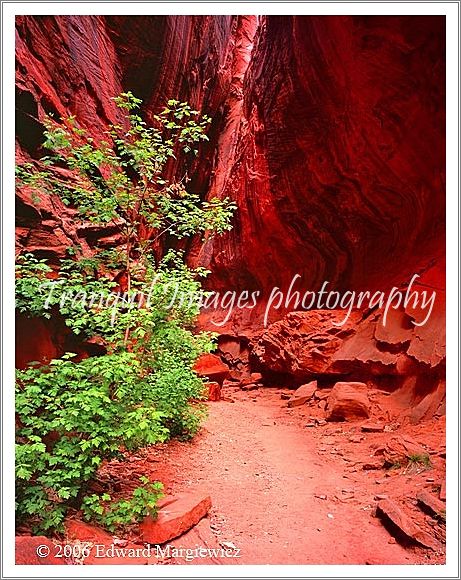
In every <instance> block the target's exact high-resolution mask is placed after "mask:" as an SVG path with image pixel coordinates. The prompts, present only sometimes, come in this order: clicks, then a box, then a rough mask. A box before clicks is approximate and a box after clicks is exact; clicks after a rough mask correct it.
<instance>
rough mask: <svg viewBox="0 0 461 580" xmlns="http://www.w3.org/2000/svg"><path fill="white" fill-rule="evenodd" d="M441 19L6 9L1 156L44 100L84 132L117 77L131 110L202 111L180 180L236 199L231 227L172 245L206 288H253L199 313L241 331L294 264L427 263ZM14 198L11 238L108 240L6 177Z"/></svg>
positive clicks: (345, 276)
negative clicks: (8, 122)
mask: <svg viewBox="0 0 461 580" xmlns="http://www.w3.org/2000/svg"><path fill="white" fill-rule="evenodd" d="M444 28H445V23H444V20H443V18H442V17H434V16H427V17H423V16H421V17H416V16H411V17H394V16H386V17H371V16H370V17H359V16H355V17H349V16H347V17H346V16H344V17H339V16H338V17H336V16H331V17H307V16H302V17H301V16H300V17H289V16H284V17H276V16H270V17H256V16H241V17H236V16H234V17H231V16H203V17H202V16H196V17H195V16H194V17H183V16H171V17H159V16H149V17H130V16H117V17H115V16H114V17H95V16H78V17H77V16H67V17H48V16H47V17H18V19H17V40H16V43H17V44H16V51H17V111H18V136H17V156H18V160H23V159H25V158H28V157H30V156H32V157H38V156H40V143H41V131H42V127H41V124H40V120H41V119H42V117H43V115H44V114H45V112H55V113H57V114H65V115H67V114H69V113H71V114H75V115H76V116H77V119H78V121H79V122H80V123H81V124H82V125H84V126H85V127H87V128H89V129H90V130H91V132H92V133H93V134H94V136H95V137H96V138H98V137H100V136H101V135H102V131H103V130H104V126H105V124H106V123H107V121H114V120H116V116H117V111H116V109H115V107H114V104H113V102H112V100H111V97H112V96H114V95H115V94H117V93H119V92H120V91H121V90H132V91H133V92H134V93H135V94H136V95H138V96H140V97H141V98H143V99H144V101H145V112H146V114H147V115H149V114H151V113H152V112H153V111H155V110H156V109H157V108H158V107H160V106H161V104H162V103H164V101H165V100H166V99H168V98H180V99H185V100H188V101H189V102H190V103H191V104H192V105H193V106H194V107H197V108H200V109H202V110H203V112H205V113H207V114H209V115H211V116H212V117H213V124H212V127H211V132H210V138H211V140H210V143H209V144H207V145H206V146H205V147H204V148H203V149H202V150H201V152H200V155H199V157H198V159H197V161H196V162H194V165H193V166H192V167H190V168H189V171H190V174H191V176H192V182H191V189H192V190H194V191H197V192H200V193H201V194H202V195H203V196H204V197H206V196H208V197H209V196H212V195H218V196H225V195H227V196H229V197H231V198H232V199H234V200H235V201H236V202H237V204H238V212H237V215H236V218H235V227H234V229H233V230H232V231H231V232H229V233H227V234H225V235H224V236H222V237H219V238H214V239H212V240H207V241H206V242H205V243H203V242H202V241H201V240H199V239H195V240H193V241H192V242H190V243H189V244H187V245H186V251H187V252H188V256H189V260H190V262H191V263H193V264H201V265H204V266H207V267H209V268H210V269H211V270H212V272H213V273H212V275H211V276H210V278H209V280H208V282H207V284H208V287H209V288H210V289H215V290H221V291H225V290H242V289H245V290H249V291H250V292H251V291H253V290H260V291H262V298H261V300H260V301H259V305H260V308H257V309H254V310H248V311H245V312H242V311H240V312H237V313H236V315H235V316H233V317H232V318H231V319H230V321H229V324H228V325H227V326H226V327H223V328H221V330H219V329H216V328H214V327H213V328H212V329H213V330H218V331H220V332H226V333H228V334H229V335H235V334H238V333H240V334H242V333H247V334H249V333H250V332H255V331H258V330H260V328H261V324H262V309H263V308H264V300H267V296H268V293H269V292H270V290H271V289H272V287H273V286H279V287H281V288H283V289H285V290H286V289H287V287H288V285H289V283H290V281H291V279H292V277H293V275H294V274H300V275H301V276H302V279H301V280H302V282H301V283H302V287H303V288H304V289H306V290H316V289H318V287H319V286H320V284H321V283H322V282H323V281H324V280H328V281H329V282H330V284H331V286H332V287H334V288H335V289H337V290H345V289H348V290H358V289H370V290H371V289H375V288H379V289H381V290H386V289H388V288H389V287H391V286H392V285H393V284H394V283H396V282H399V283H401V282H404V281H408V280H409V278H410V277H411V275H412V274H413V273H415V272H419V271H422V270H424V269H425V268H426V267H427V266H428V264H429V263H431V262H433V261H436V262H437V261H440V262H441V263H442V261H441V258H442V257H443V254H444V244H445V242H444V232H445V224H444V214H445V193H444V187H445V181H444V175H445V165H444V164H445V149H444V147H445V145H444V123H445V109H444V102H445V97H444V86H445V81H444V57H445V54H444V50H445V47H444ZM181 163H182V160H178V164H177V166H175V167H173V166H172V167H171V171H172V173H174V172H175V171H177V170H178V168H179V167H180V166H181ZM17 204H18V205H17V214H18V248H19V249H20V248H27V249H29V250H38V253H39V254H42V255H47V256H49V257H51V258H52V259H53V258H54V259H57V258H59V256H61V255H62V253H63V251H64V250H65V247H66V245H68V243H69V241H70V240H73V241H79V243H80V244H81V245H82V247H83V251H84V252H91V248H92V246H94V245H95V243H96V242H97V241H98V240H101V239H102V240H103V241H104V243H106V244H114V243H117V236H116V232H114V231H109V230H106V231H102V230H97V231H95V230H94V229H93V230H92V229H91V228H84V229H80V230H79V229H76V228H75V225H74V224H73V220H72V215H71V214H69V211H68V210H67V209H66V208H64V207H63V206H62V205H61V204H60V203H59V201H53V203H51V202H50V201H49V200H48V201H43V202H42V204H41V205H40V206H39V207H35V205H34V203H33V202H32V200H31V198H30V193H28V192H27V191H21V192H19V193H18V199H17ZM440 272H441V274H440V276H439V279H438V280H437V281H436V282H437V285H438V287H444V283H445V282H444V272H443V269H442V270H440ZM283 313H284V311H283V309H280V310H279V311H277V312H274V313H273V316H272V319H271V321H273V320H275V319H278V318H281V317H282V315H283ZM208 320H209V319H208V318H207V317H206V316H205V317H204V318H203V324H204V325H209V322H207V321H208Z"/></svg>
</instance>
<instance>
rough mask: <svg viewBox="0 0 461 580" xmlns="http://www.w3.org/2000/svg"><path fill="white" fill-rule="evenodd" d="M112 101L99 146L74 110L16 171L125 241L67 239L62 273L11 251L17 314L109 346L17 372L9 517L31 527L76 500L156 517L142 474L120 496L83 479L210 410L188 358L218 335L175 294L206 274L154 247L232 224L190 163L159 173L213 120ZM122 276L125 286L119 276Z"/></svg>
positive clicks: (183, 429)
mask: <svg viewBox="0 0 461 580" xmlns="http://www.w3.org/2000/svg"><path fill="white" fill-rule="evenodd" d="M115 101H116V104H117V105H118V107H119V108H120V109H121V111H122V113H123V121H122V122H121V123H120V124H119V125H109V126H108V130H107V140H106V141H101V142H99V143H96V142H95V141H94V139H93V138H92V137H90V136H89V135H88V133H87V132H86V131H85V130H84V129H83V128H81V127H79V126H78V125H77V123H76V120H75V118H74V117H69V118H68V119H64V120H62V121H61V122H57V121H56V120H54V119H52V118H49V119H47V120H46V121H45V124H46V132H45V137H46V141H45V146H46V147H47V148H48V149H49V150H50V155H48V156H46V157H44V158H43V159H42V160H41V162H40V163H38V164H35V165H34V164H24V165H22V166H20V167H18V168H17V172H16V173H17V180H18V185H19V186H22V187H29V188H31V189H32V193H33V196H34V199H36V200H39V199H41V197H42V196H43V195H51V196H59V197H60V198H61V200H62V202H63V203H64V204H65V205H68V206H69V207H70V208H71V209H72V210H74V211H75V219H76V220H80V221H81V223H82V224H85V223H88V222H93V223H95V224H100V225H104V224H111V225H112V226H113V227H115V228H116V229H117V230H118V232H119V234H120V236H121V242H120V244H118V245H117V247H114V248H110V249H105V248H99V247H98V246H97V244H96V247H95V248H94V250H93V253H92V255H82V252H81V248H80V247H79V246H78V245H77V244H76V245H74V246H72V247H70V248H69V249H68V254H69V258H68V259H65V260H62V261H61V263H60V264H59V268H54V269H52V268H51V267H50V266H49V265H48V264H47V261H46V260H43V259H38V258H37V257H36V256H34V255H31V254H24V255H22V256H20V257H19V259H18V264H17V271H16V276H17V280H16V305H17V308H18V310H19V311H20V312H22V313H24V314H26V315H29V316H43V317H46V318H50V317H51V316H53V315H55V314H58V313H59V314H60V315H61V316H62V317H64V319H65V321H66V324H67V325H68V326H69V328H71V330H72V331H73V332H74V333H75V334H79V335H82V336H83V337H84V338H97V339H98V341H99V343H100V344H102V345H103V346H104V347H105V350H106V354H105V355H103V356H98V357H90V358H84V359H83V360H75V355H72V354H71V353H68V354H67V355H64V356H63V357H61V358H60V359H55V360H52V361H51V362H50V363H49V364H47V365H44V366H31V367H30V368H28V369H25V370H21V371H18V373H17V384H16V424H17V436H16V476H17V494H16V506H17V519H18V522H23V521H27V522H30V523H32V524H33V525H34V527H35V528H34V529H35V530H36V531H43V530H49V529H60V528H62V524H63V521H64V518H65V516H66V514H67V512H68V510H69V509H70V508H74V509H82V510H83V513H84V516H85V518H86V519H93V520H96V521H98V522H99V523H102V524H104V525H106V526H107V527H108V528H109V529H111V530H113V529H115V527H116V526H118V525H126V524H128V523H132V522H133V521H137V520H138V519H139V518H141V517H143V516H144V515H146V513H147V512H149V513H152V514H155V505H156V501H157V499H158V497H159V493H160V484H158V483H151V482H148V481H147V480H144V481H143V482H142V483H143V486H140V487H139V488H137V489H136V490H135V492H134V493H133V496H132V497H131V498H129V499H126V500H119V501H117V502H114V501H112V500H111V498H110V496H109V495H108V494H102V495H101V496H98V495H96V494H91V493H90V492H89V486H90V483H91V480H92V479H93V478H94V476H95V474H96V472H97V470H98V468H99V466H100V465H101V463H102V462H103V461H104V460H106V459H110V458H113V457H123V453H124V452H125V451H129V450H132V449H136V448H138V447H140V446H143V445H147V444H153V443H156V442H160V441H165V440H166V439H167V438H168V437H171V436H181V437H188V436H191V435H193V434H194V433H195V431H196V430H197V428H198V425H199V422H200V418H201V417H202V416H203V413H204V408H203V404H201V403H200V401H201V400H202V399H203V390H204V385H203V382H202V380H201V379H200V378H199V377H198V376H197V375H196V373H195V372H194V370H193V365H194V362H195V360H196V358H197V357H198V356H199V354H201V353H203V352H209V351H210V350H211V349H212V348H213V337H212V336H211V335H209V334H207V333H199V334H196V333H194V332H193V325H194V323H195V320H196V317H197V315H198V312H199V306H198V304H197V302H195V301H194V300H188V299H185V300H181V299H180V300H176V298H177V296H178V295H180V296H182V295H185V296H190V297H193V296H194V295H195V294H196V293H197V292H199V291H200V290H201V284H200V278H202V277H203V276H205V275H206V274H207V272H206V271H205V270H203V269H200V268H199V269H196V270H192V269H190V268H188V267H187V266H186V265H185V263H184V257H183V255H182V253H181V252H177V251H174V250H169V251H167V252H166V253H165V254H164V253H163V252H162V247H164V244H161V243H160V242H161V241H162V240H165V236H167V235H168V236H169V237H170V238H171V236H172V237H173V238H174V237H175V238H181V237H184V236H191V235H195V234H197V233H201V232H202V233H205V232H206V234H207V236H210V235H214V234H220V233H222V232H224V231H226V230H228V229H230V227H231V225H230V220H231V216H232V214H233V212H234V210H235V205H234V204H233V203H231V202H230V201H229V200H228V199H224V200H219V199H211V200H208V201H201V200H200V198H199V196H198V195H196V194H193V193H190V192H188V191H187V189H186V184H187V182H188V176H187V171H186V172H185V173H184V175H183V177H182V178H181V179H179V180H177V181H172V180H168V179H167V177H166V174H167V171H166V168H167V163H168V161H169V160H171V159H173V158H177V157H178V154H179V153H180V152H182V153H183V154H184V155H186V157H187V155H193V154H196V153H197V146H198V143H199V142H200V141H202V140H206V139H207V137H206V135H205V129H206V127H207V126H208V124H209V122H210V119H209V118H208V117H206V116H203V117H201V116H200V115H199V113H198V112H197V111H194V110H192V109H191V108H190V107H189V105H187V104H186V103H180V102H178V101H175V100H170V101H168V105H167V106H166V107H165V108H164V109H163V110H162V112H161V113H159V114H158V115H155V116H154V123H153V126H151V127H148V126H147V124H146V123H145V122H144V121H143V120H142V118H141V116H140V105H141V101H140V100H139V99H137V98H135V97H134V96H133V95H132V94H131V93H123V94H122V95H120V96H119V97H117V98H116V99H115ZM63 168H64V171H63ZM121 276H122V277H124V278H125V281H126V282H125V284H124V285H123V286H121V285H120V284H119V283H117V282H116V281H115V280H117V279H120V277H121ZM146 293H148V300H147V301H145V296H146ZM94 297H96V298H97V299H94Z"/></svg>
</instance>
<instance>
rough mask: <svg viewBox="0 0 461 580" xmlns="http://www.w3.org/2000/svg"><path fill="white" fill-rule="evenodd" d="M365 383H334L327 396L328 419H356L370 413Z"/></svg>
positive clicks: (367, 415)
mask: <svg viewBox="0 0 461 580" xmlns="http://www.w3.org/2000/svg"><path fill="white" fill-rule="evenodd" d="M367 390H368V387H367V385H366V384H365V383H344V382H341V383H336V384H335V385H334V387H333V389H332V390H331V393H330V396H329V397H328V403H327V408H326V413H327V415H326V418H327V420H328V421H350V420H357V419H361V418H363V417H369V415H370V401H369V399H368V395H367Z"/></svg>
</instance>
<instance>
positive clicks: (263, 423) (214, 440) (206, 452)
mask: <svg viewBox="0 0 461 580" xmlns="http://www.w3.org/2000/svg"><path fill="white" fill-rule="evenodd" d="M232 396H233V397H234V398H235V402H234V403H229V402H224V401H221V402H217V403H210V404H209V416H208V419H207V420H206V422H205V424H204V426H203V429H202V431H201V432H200V433H199V434H198V435H197V436H196V437H195V438H194V440H193V441H191V442H187V443H181V442H175V443H173V444H169V445H168V446H166V448H165V449H164V450H162V452H161V455H162V464H163V466H162V475H161V478H162V480H163V481H164V482H165V483H166V485H167V487H168V489H169V491H172V492H174V493H180V492H181V491H185V490H186V489H188V488H197V487H200V488H204V489H206V490H208V492H209V493H210V495H211V497H212V501H213V508H212V511H211V514H210V521H211V526H212V528H213V530H214V531H215V533H217V535H218V539H219V540H220V541H230V542H233V544H234V545H235V546H237V547H238V548H240V549H241V558H240V559H239V560H238V561H236V560H233V561H232V562H227V563H233V564H235V563H239V564H410V563H416V562H417V561H421V555H420V554H418V553H417V552H415V551H410V550H407V549H404V548H403V547H402V546H400V545H399V544H397V543H389V540H390V535H389V533H388V532H387V531H386V530H385V529H384V528H383V526H382V525H381V523H380V522H379V521H378V520H377V519H376V518H374V517H373V515H372V514H373V506H374V505H375V504H376V502H373V499H374V498H373V495H374V493H375V492H373V490H369V491H367V490H363V489H362V490H359V489H358V488H357V486H358V484H357V477H355V476H354V474H348V473H347V472H346V471H345V470H344V467H343V465H342V464H341V463H339V462H338V461H337V459H336V460H335V458H333V457H332V456H328V455H327V454H319V453H318V444H319V441H318V439H316V438H315V436H314V434H313V429H309V428H306V427H305V426H304V425H305V423H306V421H305V419H304V420H302V418H300V416H299V414H298V413H296V410H293V411H295V413H293V414H291V413H287V409H286V407H284V406H283V405H282V401H280V394H279V393H278V392H276V391H274V390H273V389H265V390H263V391H260V392H258V393H244V392H236V393H234V394H233V395H232ZM354 480H355V481H354ZM316 496H317V497H316ZM318 496H320V497H318ZM325 496H326V498H325ZM391 542H392V540H391ZM223 563H224V562H223Z"/></svg>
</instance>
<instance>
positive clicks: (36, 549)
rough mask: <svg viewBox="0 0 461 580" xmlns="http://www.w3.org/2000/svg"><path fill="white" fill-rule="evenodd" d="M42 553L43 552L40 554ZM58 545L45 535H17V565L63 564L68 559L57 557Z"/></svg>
mask: <svg viewBox="0 0 461 580" xmlns="http://www.w3.org/2000/svg"><path fill="white" fill-rule="evenodd" d="M40 554H42V555H41V556H40ZM56 554H57V550H56V545H55V544H53V542H52V541H51V540H50V539H48V538H45V536H16V539H15V563H16V565H20V566H22V565H26V566H27V565H37V564H39V565H49V564H52V565H55V564H57V565H62V564H65V563H66V561H65V560H64V559H63V558H56V557H55V555H56Z"/></svg>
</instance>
